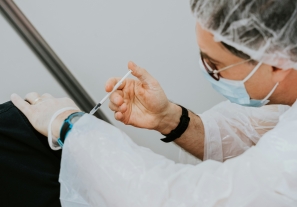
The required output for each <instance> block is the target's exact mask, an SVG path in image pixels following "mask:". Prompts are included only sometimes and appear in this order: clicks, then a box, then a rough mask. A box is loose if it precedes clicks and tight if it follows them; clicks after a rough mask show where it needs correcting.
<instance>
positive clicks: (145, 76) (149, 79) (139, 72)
mask: <svg viewBox="0 0 297 207" xmlns="http://www.w3.org/2000/svg"><path fill="white" fill-rule="evenodd" d="M128 68H129V69H130V70H132V75H133V76H135V77H136V78H138V79H139V80H140V81H141V82H142V84H145V85H151V84H153V83H155V82H156V79H154V78H153V76H151V75H150V74H149V73H148V72H147V71H146V70H145V69H143V68H141V67H139V66H137V65H136V64H135V63H134V62H132V61H130V62H129V63H128Z"/></svg>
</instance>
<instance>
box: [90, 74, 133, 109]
mask: <svg viewBox="0 0 297 207" xmlns="http://www.w3.org/2000/svg"><path fill="white" fill-rule="evenodd" d="M131 73H132V70H129V72H128V73H127V74H126V75H125V76H124V77H123V78H122V79H121V80H120V81H119V82H118V83H117V84H116V85H115V86H114V87H113V89H112V91H111V92H110V93H108V94H106V96H105V97H104V98H103V99H102V100H101V101H100V102H99V103H98V104H97V105H96V106H95V107H94V108H93V109H92V111H91V112H90V114H91V115H93V114H94V113H95V112H96V111H97V110H98V109H99V108H100V106H101V105H102V104H103V103H104V102H105V101H106V100H107V99H108V98H109V96H110V95H111V94H112V93H113V92H114V91H115V90H117V89H118V88H119V87H120V85H121V84H122V83H123V81H124V80H125V79H126V78H127V77H128V76H129V75H130V74H131Z"/></svg>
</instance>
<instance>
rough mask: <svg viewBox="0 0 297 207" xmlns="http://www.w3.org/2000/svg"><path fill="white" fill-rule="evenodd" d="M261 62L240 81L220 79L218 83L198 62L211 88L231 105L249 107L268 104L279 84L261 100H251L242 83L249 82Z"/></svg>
mask: <svg viewBox="0 0 297 207" xmlns="http://www.w3.org/2000/svg"><path fill="white" fill-rule="evenodd" d="M261 65H262V62H260V63H258V65H257V66H256V67H255V68H254V69H253V70H252V72H251V73H250V74H249V75H248V76H247V77H246V78H245V79H244V80H242V81H235V80H228V79H225V78H220V80H219V81H216V80H215V79H213V78H212V77H211V75H210V74H208V73H207V71H206V70H205V69H204V68H205V67H204V65H203V63H202V60H200V67H201V69H202V71H203V74H204V77H205V78H206V79H207V80H208V81H209V82H210V83H211V85H212V87H213V88H214V89H215V90H216V91H217V92H218V93H220V94H222V95H223V96H225V97H226V98H227V99H229V100H230V101H231V102H232V103H237V104H239V105H242V106H250V107H261V106H263V105H266V104H267V103H269V100H268V99H269V97H270V96H271V95H272V94H273V92H274V91H275V90H276V88H277V86H278V85H279V83H276V84H275V86H274V87H273V89H272V90H271V91H270V93H269V94H268V95H267V96H266V97H265V98H264V99H263V100H256V99H251V98H250V96H249V94H248V92H247V90H246V88H245V85H244V83H245V82H246V81H247V80H249V79H250V78H251V77H252V76H253V75H254V73H255V72H256V71H257V70H258V69H259V68H260V66H261Z"/></svg>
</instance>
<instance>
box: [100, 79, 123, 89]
mask: <svg viewBox="0 0 297 207" xmlns="http://www.w3.org/2000/svg"><path fill="white" fill-rule="evenodd" d="M121 79H122V78H110V79H108V80H107V82H106V84H105V91H106V92H111V91H112V89H113V88H114V86H115V85H116V84H117V83H118V82H119V81H120V80H121ZM126 80H127V79H126ZM126 80H124V81H123V82H122V84H121V85H120V86H119V87H118V90H122V89H123V88H124V87H125V85H126Z"/></svg>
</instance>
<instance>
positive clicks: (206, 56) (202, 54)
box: [200, 51, 220, 64]
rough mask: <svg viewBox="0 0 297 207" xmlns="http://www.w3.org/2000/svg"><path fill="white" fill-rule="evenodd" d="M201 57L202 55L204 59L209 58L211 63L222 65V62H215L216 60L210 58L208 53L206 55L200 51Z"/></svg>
mask: <svg viewBox="0 0 297 207" xmlns="http://www.w3.org/2000/svg"><path fill="white" fill-rule="evenodd" d="M200 55H201V56H202V57H203V58H207V59H209V60H211V61H212V62H214V63H217V64H219V63H220V61H217V60H215V59H213V58H211V57H209V55H208V54H206V53H204V52H202V51H200Z"/></svg>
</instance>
